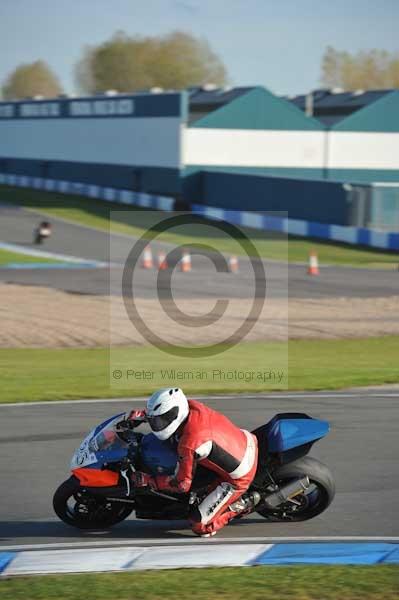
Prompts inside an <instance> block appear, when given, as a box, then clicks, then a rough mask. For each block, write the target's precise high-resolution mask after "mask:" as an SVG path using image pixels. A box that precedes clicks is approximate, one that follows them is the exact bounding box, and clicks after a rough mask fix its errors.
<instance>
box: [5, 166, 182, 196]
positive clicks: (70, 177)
mask: <svg viewBox="0 0 399 600" xmlns="http://www.w3.org/2000/svg"><path fill="white" fill-rule="evenodd" d="M0 171H1V172H2V173H15V174H17V175H31V176H34V177H44V178H47V179H55V180H63V181H78V182H80V183H87V184H95V185H100V186H105V187H114V188H120V189H128V190H136V191H142V192H150V193H161V194H173V195H175V194H178V193H179V191H180V171H179V170H178V169H167V168H161V167H142V166H134V165H132V166H130V165H109V164H98V163H82V162H69V161H43V160H28V159H16V158H6V159H4V158H0Z"/></svg>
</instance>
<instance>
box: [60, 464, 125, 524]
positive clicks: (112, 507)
mask: <svg viewBox="0 0 399 600" xmlns="http://www.w3.org/2000/svg"><path fill="white" fill-rule="evenodd" d="M84 489H85V490H87V488H84ZM53 508H54V511H55V513H56V515H57V516H58V517H59V518H60V519H61V521H63V522H64V523H66V524H67V525H71V526H72V527H77V528H78V529H106V528H108V527H112V526H113V525H116V523H120V522H121V521H123V520H124V519H126V518H127V517H128V516H129V515H130V514H131V512H132V511H133V505H129V504H123V503H122V502H109V501H107V500H105V499H102V498H98V497H97V496H94V495H90V492H89V491H86V492H83V489H82V487H81V485H80V482H79V480H78V479H77V478H76V477H75V476H73V475H72V477H70V478H69V479H67V480H66V481H64V483H61V485H60V486H59V488H58V489H57V490H56V492H55V494H54V497H53Z"/></svg>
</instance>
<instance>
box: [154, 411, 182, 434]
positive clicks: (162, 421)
mask: <svg viewBox="0 0 399 600" xmlns="http://www.w3.org/2000/svg"><path fill="white" fill-rule="evenodd" d="M178 414H179V407H178V406H173V408H171V409H170V410H168V411H167V412H166V413H163V415H155V416H150V415H147V421H148V423H149V425H150V427H151V429H152V430H153V431H163V430H164V429H166V428H167V427H169V425H170V424H171V423H173V421H174V420H175V419H177V415H178Z"/></svg>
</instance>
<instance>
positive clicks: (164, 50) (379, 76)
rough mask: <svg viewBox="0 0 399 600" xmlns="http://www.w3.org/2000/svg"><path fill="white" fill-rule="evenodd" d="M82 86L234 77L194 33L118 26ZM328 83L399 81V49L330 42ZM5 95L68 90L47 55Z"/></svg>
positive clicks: (24, 68)
mask: <svg viewBox="0 0 399 600" xmlns="http://www.w3.org/2000/svg"><path fill="white" fill-rule="evenodd" d="M74 76H75V83H76V87H77V89H78V90H79V92H80V93H82V94H97V93H101V92H105V91H106V90H116V91H117V92H134V91H138V90H143V89H150V88H155V87H157V88H163V89H167V90H169V89H174V90H179V89H184V88H187V87H191V86H197V85H204V84H206V83H212V84H215V85H216V86H218V87H220V86H224V85H226V84H227V83H228V81H229V77H228V73H227V69H226V67H225V65H224V64H223V62H222V60H221V58H220V57H219V56H218V55H217V54H216V53H215V51H214V50H213V49H212V48H211V46H210V45H209V43H208V42H207V41H206V40H204V39H202V38H198V37H195V36H193V35H191V34H189V33H186V32H182V31H175V32H173V33H170V34H167V35H164V36H150V37H141V36H138V35H133V36H129V35H127V34H126V33H124V32H117V33H116V34H115V35H113V36H112V37H111V38H110V39H109V40H107V41H105V42H104V43H102V44H99V45H97V46H88V47H86V48H85V49H84V50H83V52H82V56H81V58H80V60H79V61H78V63H77V64H76V65H75V67H74ZM320 81H321V85H322V86H323V87H327V88H342V89H343V90H345V91H346V90H347V91H351V90H358V89H363V90H370V89H384V88H397V87H399V53H393V52H387V51H385V50H364V51H361V52H357V53H350V52H344V51H340V50H336V49H335V48H333V47H331V46H328V47H327V48H326V50H325V52H324V55H323V58H322V62H321V73H320ZM1 92H2V96H3V98H4V99H5V100H18V99H22V98H28V97H35V96H42V97H43V98H54V97H56V96H59V95H61V94H63V93H64V90H63V87H62V85H61V83H60V81H59V79H58V77H57V76H56V74H55V73H54V72H53V71H52V70H51V69H50V67H49V66H48V65H47V64H46V63H45V62H44V61H42V60H37V61H35V62H33V63H30V64H23V65H20V66H18V67H17V68H16V69H15V70H14V71H12V73H10V74H9V76H8V77H7V78H6V80H5V81H4V83H3V85H2V87H1Z"/></svg>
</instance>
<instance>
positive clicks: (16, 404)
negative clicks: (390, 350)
mask: <svg viewBox="0 0 399 600" xmlns="http://www.w3.org/2000/svg"><path fill="white" fill-rule="evenodd" d="M363 396H368V397H369V398H387V397H389V398H399V392H396V391H395V392H393V391H392V392H390V391H389V390H386V391H381V392H368V391H367V390H365V391H364V392H362V391H359V392H351V393H345V392H342V393H339V392H337V393H329V392H327V393H323V394H319V393H317V392H316V393H315V392H311V391H309V392H298V393H295V392H291V393H275V392H274V393H270V394H269V393H268V392H265V393H264V394H261V393H260V394H259V395H251V394H235V395H228V396H224V395H220V396H197V395H195V398H196V399H198V400H231V399H234V398H235V399H239V398H243V399H247V400H259V401H261V402H265V400H268V399H271V400H272V399H273V400H276V399H282V400H289V399H295V398H305V399H308V400H310V399H312V398H317V399H322V398H362V397H363ZM147 399H148V396H143V397H139V398H86V399H82V400H47V401H43V402H10V403H1V404H0V409H1V408H10V407H14V408H15V407H19V406H20V407H26V406H59V405H65V404H105V403H111V402H140V403H143V402H146V401H147Z"/></svg>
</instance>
